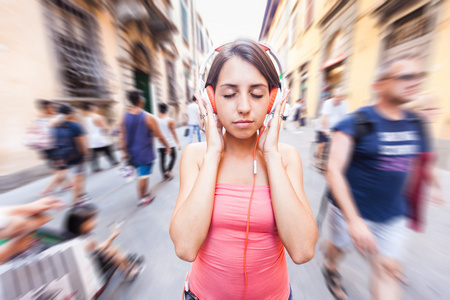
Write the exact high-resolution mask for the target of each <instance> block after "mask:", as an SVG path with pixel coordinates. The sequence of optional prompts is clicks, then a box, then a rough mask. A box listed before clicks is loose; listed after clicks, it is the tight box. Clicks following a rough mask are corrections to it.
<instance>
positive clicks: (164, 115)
mask: <svg viewBox="0 0 450 300" xmlns="http://www.w3.org/2000/svg"><path fill="white" fill-rule="evenodd" d="M166 116H167V114H159V118H160V119H163V118H165V117H166Z"/></svg>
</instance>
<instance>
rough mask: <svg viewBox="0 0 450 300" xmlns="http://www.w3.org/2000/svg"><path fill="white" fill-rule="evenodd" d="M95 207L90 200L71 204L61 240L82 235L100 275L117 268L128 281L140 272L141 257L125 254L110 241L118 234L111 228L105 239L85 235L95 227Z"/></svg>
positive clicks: (96, 214)
mask: <svg viewBox="0 0 450 300" xmlns="http://www.w3.org/2000/svg"><path fill="white" fill-rule="evenodd" d="M98 213H99V211H98V208H97V206H95V205H94V204H93V203H89V202H87V203H86V202H83V203H79V204H77V205H74V206H72V207H71V208H70V209H69V210H68V212H67V213H66V216H65V231H64V232H63V237H64V240H69V239H73V238H76V237H80V236H81V237H84V238H85V243H84V245H85V250H86V251H87V253H89V254H90V255H92V257H93V258H94V261H95V262H96V263H97V266H98V268H99V269H100V270H101V272H102V273H103V274H105V273H108V272H109V271H111V270H114V269H119V270H120V271H121V273H122V274H123V276H124V278H125V280H127V281H132V280H134V279H136V277H138V276H139V275H140V274H141V272H142V271H143V269H144V267H145V264H144V257H143V256H142V255H137V254H131V253H130V254H128V255H127V254H125V253H124V252H123V251H122V250H120V249H119V248H118V247H113V246H112V243H113V241H114V240H115V239H116V238H117V236H118V235H119V234H120V230H119V229H118V228H115V229H114V231H113V232H112V233H111V234H110V236H109V237H108V239H106V240H105V241H102V242H98V241H97V240H95V239H93V238H92V237H90V236H89V235H90V234H91V233H92V231H93V230H94V229H95V228H96V227H97V216H98Z"/></svg>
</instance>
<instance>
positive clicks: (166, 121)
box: [156, 103, 181, 180]
mask: <svg viewBox="0 0 450 300" xmlns="http://www.w3.org/2000/svg"><path fill="white" fill-rule="evenodd" d="M168 110H169V106H168V105H167V104H165V103H159V104H158V112H159V113H158V119H157V120H158V126H159V130H160V131H161V134H162V135H163V136H164V138H165V139H166V141H167V143H168V144H169V146H170V149H171V150H172V151H171V153H170V160H169V163H168V164H167V165H166V147H165V146H164V145H163V144H162V143H161V142H160V141H158V140H157V141H156V148H157V149H158V152H159V157H160V167H161V174H162V175H163V176H164V179H169V180H170V179H172V178H173V173H172V169H173V166H174V165H175V161H176V159H177V149H178V150H181V146H180V141H179V140H178V136H177V133H176V131H175V121H174V120H173V119H172V118H169V117H168V115H167V113H168ZM175 146H176V148H175Z"/></svg>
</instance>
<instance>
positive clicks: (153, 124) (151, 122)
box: [146, 113, 170, 152]
mask: <svg viewBox="0 0 450 300" xmlns="http://www.w3.org/2000/svg"><path fill="white" fill-rule="evenodd" d="M146 122H147V126H148V128H149V129H150V130H152V131H153V132H154V133H155V137H157V138H158V139H159V140H160V142H161V143H162V144H163V145H164V146H166V149H168V151H169V152H170V146H169V143H167V141H166V139H165V138H164V136H163V135H162V133H161V131H160V130H159V125H158V122H157V121H156V118H155V117H154V116H152V115H151V114H149V113H147V114H146Z"/></svg>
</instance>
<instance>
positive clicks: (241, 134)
mask: <svg viewBox="0 0 450 300" xmlns="http://www.w3.org/2000/svg"><path fill="white" fill-rule="evenodd" d="M227 132H228V133H229V134H230V135H232V136H233V137H235V138H237V139H240V140H246V139H249V138H251V137H252V136H254V135H255V134H256V129H253V128H247V129H233V130H227Z"/></svg>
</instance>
